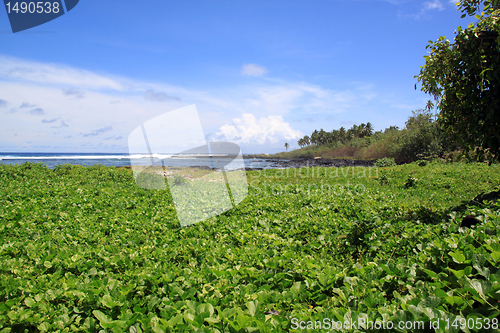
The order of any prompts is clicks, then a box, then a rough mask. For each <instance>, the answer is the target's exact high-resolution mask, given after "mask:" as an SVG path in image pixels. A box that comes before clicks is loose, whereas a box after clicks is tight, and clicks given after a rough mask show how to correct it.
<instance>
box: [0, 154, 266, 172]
mask: <svg viewBox="0 0 500 333" xmlns="http://www.w3.org/2000/svg"><path fill="white" fill-rule="evenodd" d="M153 159H154V162H155V163H159V162H160V160H163V164H164V165H165V166H171V167H188V166H193V165H211V164H212V165H214V164H215V165H224V164H227V158H226V159H224V158H223V157H222V156H220V157H217V156H214V157H213V158H212V159H210V158H203V157H202V158H200V157H197V158H196V160H195V161H194V160H193V158H172V155H169V154H163V155H162V154H153ZM131 160H132V161H131ZM25 162H31V163H43V164H45V165H47V167H48V168H50V169H53V168H54V167H55V166H57V165H61V164H75V165H84V166H93V165H95V164H102V165H106V166H115V167H120V166H130V165H132V162H133V163H134V164H135V165H137V164H139V165H148V164H149V163H151V156H149V155H148V154H133V155H129V154H116V153H0V164H22V163H25ZM244 163H245V168H263V169H270V168H274V167H275V166H274V165H275V163H274V162H271V161H268V160H265V159H244Z"/></svg>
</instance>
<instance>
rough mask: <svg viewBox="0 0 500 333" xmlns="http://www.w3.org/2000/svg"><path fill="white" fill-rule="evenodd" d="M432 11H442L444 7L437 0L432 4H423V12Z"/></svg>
mask: <svg viewBox="0 0 500 333" xmlns="http://www.w3.org/2000/svg"><path fill="white" fill-rule="evenodd" d="M432 9H437V10H443V9H444V7H443V4H442V3H441V2H440V1H439V0H434V1H432V2H424V11H427V10H432Z"/></svg>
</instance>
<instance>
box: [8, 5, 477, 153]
mask: <svg viewBox="0 0 500 333" xmlns="http://www.w3.org/2000/svg"><path fill="white" fill-rule="evenodd" d="M455 2H456V1H455V0H453V1H449V0H429V1H418V0H321V1H317V0H307V1H306V0H301V1H295V0H248V1H243V0H230V1H223V0H213V1H208V0H206V1H197V0H189V1H178V0H177V1H170V0H148V1H131V0H106V1H89V0H81V1H80V2H79V3H78V5H77V6H76V7H75V8H73V9H72V10H71V11H70V12H67V13H66V14H64V15H62V16H60V17H59V18H57V19H55V20H53V21H50V22H47V23H45V24H43V25H40V26H37V27H34V28H31V29H28V30H25V31H21V32H17V33H12V30H11V27H10V23H9V19H8V16H7V10H6V9H5V10H3V9H0V152H99V153H127V152H128V138H129V135H130V134H131V133H132V132H133V131H134V129H136V128H138V127H140V126H141V124H144V123H146V122H148V121H150V120H153V121H152V122H153V123H154V122H155V120H154V118H156V117H160V118H157V119H163V118H161V116H162V115H164V114H165V113H166V112H170V111H173V110H177V109H180V108H184V107H187V106H190V105H193V104H194V105H195V107H196V110H197V112H198V116H199V122H200V123H201V127H202V131H203V135H204V136H205V138H206V140H208V141H227V142H233V143H236V144H238V145H239V146H240V147H241V149H242V151H243V153H246V154H250V153H274V152H278V151H283V150H284V144H285V142H288V143H289V144H290V147H291V148H292V149H295V148H297V147H298V145H297V140H298V139H299V138H301V137H303V136H304V135H310V134H311V132H312V131H314V130H315V129H318V130H319V129H324V130H325V131H331V130H333V129H338V128H340V127H341V126H344V127H346V128H350V127H351V126H352V125H353V124H358V125H359V124H361V123H367V122H371V123H372V125H373V127H374V128H375V130H383V129H385V128H387V127H389V126H399V127H400V128H402V127H404V126H405V121H406V120H407V119H408V117H409V116H410V115H411V114H412V110H417V109H420V108H424V107H425V105H426V102H427V100H429V99H430V96H428V95H425V94H424V93H423V92H421V91H420V85H419V84H418V82H417V79H416V78H415V77H414V76H415V75H417V74H418V73H419V70H420V66H423V65H424V64H425V59H424V58H423V56H425V55H426V54H427V50H426V48H425V47H426V45H428V41H429V40H437V38H438V37H439V36H446V37H448V38H449V39H450V40H451V39H452V38H453V36H454V32H455V30H456V28H457V27H458V26H467V25H468V24H469V23H471V22H472V20H473V19H472V18H470V17H466V18H464V19H461V18H460V16H461V13H460V12H459V11H458V10H457V7H456V6H455ZM415 84H417V89H416V90H415ZM193 121H198V120H193ZM170 126H173V125H171V124H170ZM188 127H189V126H188ZM179 128H184V127H182V126H181V127H179ZM197 128H198V127H197ZM198 134H199V133H198ZM198 134H196V135H198ZM196 135H195V134H193V136H196ZM187 136H189V135H187ZM169 153H172V152H169Z"/></svg>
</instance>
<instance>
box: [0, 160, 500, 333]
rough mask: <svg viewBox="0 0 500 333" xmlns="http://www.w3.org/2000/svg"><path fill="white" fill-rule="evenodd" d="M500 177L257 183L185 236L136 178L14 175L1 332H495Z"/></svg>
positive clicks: (480, 170)
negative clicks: (318, 325)
mask: <svg viewBox="0 0 500 333" xmlns="http://www.w3.org/2000/svg"><path fill="white" fill-rule="evenodd" d="M499 171H500V166H499V165H498V164H493V165H491V166H488V165H486V164H484V163H474V164H465V163H455V164H442V163H434V162H431V163H428V164H426V163H420V165H418V164H416V163H414V164H407V165H399V166H392V167H386V168H379V169H376V168H350V167H349V168H303V169H287V170H267V171H266V172H265V173H264V172H258V171H252V172H248V178H249V179H248V180H249V195H248V196H247V198H246V199H245V200H244V201H243V202H242V203H241V204H240V205H239V206H238V207H237V208H236V209H233V210H230V211H228V212H226V213H224V214H222V215H220V216H217V217H214V218H211V219H209V220H207V221H205V222H202V223H198V224H196V225H194V226H191V227H189V228H180V227H179V226H178V222H177V221H176V216H175V210H174V206H173V203H172V200H171V197H170V195H169V192H168V191H161V190H145V189H142V188H139V187H138V186H136V185H135V184H134V181H133V177H132V174H131V172H130V170H127V169H119V168H118V169H117V168H112V167H103V166H94V167H88V168H85V167H79V166H73V167H71V166H63V167H58V168H55V169H54V170H50V169H48V168H45V167H44V166H43V165H41V164H23V165H20V166H10V165H2V166H0V221H1V223H0V239H1V248H0V270H1V273H0V332H25V331H28V332H37V331H47V332H55V331H58V332H68V331H81V332H99V331H102V332H111V331H112V332H174V331H175V332H180V331H185V332H195V331H203V332H251V331H257V332H280V331H282V332H284V331H297V332H298V331H300V325H302V326H303V327H306V326H309V325H314V323H313V322H310V323H308V321H322V322H324V320H325V318H329V319H330V320H332V321H342V322H344V320H350V319H352V320H353V321H354V322H358V323H359V322H361V321H362V320H364V319H366V320H369V321H373V322H375V321H377V320H378V321H382V320H384V321H385V322H388V321H393V322H394V323H397V322H398V321H406V320H410V321H411V320H418V321H422V322H424V323H425V324H426V325H431V324H433V325H436V323H437V320H440V322H439V323H440V329H438V330H435V331H436V332H445V331H449V332H458V331H460V326H461V325H462V324H463V323H464V322H465V319H468V320H469V321H467V322H465V323H466V324H465V325H466V326H467V327H468V328H471V327H472V326H474V327H475V328H477V327H478V323H479V322H481V323H482V324H483V325H486V323H487V322H488V320H489V322H488V323H489V325H490V329H488V330H484V329H483V331H488V332H492V331H498V329H494V327H496V326H491V325H493V324H494V321H492V320H493V319H494V318H498V317H499V316H500V310H499V305H500V303H499V300H500V293H499V290H500V284H499V283H500V271H499V269H498V266H499V261H500V240H499V235H500V225H499V222H500V202H498V201H496V199H497V198H498V196H499V195H498V193H499V187H498V185H499V184H500V172H499ZM483 192H484V194H482V195H480V194H481V193H483ZM471 214H474V215H475V216H476V218H477V219H479V220H480V221H481V223H480V224H478V225H476V226H473V227H471V228H460V221H461V219H462V218H463V217H464V216H466V215H471ZM271 310H275V311H277V312H273V313H271V312H269V311H271ZM301 321H303V322H301ZM447 322H448V323H449V326H450V329H449V330H445V329H444V327H445V325H446V323H447ZM472 322H474V325H472V324H471V323H472ZM297 325H299V329H297V330H296V329H294V328H297ZM395 325H396V324H395ZM476 325H477V326H476ZM467 327H466V328H465V329H464V330H462V331H465V332H469V331H478V330H477V329H472V330H469V329H468V328H467ZM323 328H325V327H323ZM310 331H311V332H313V331H318V330H310ZM345 331H349V332H363V331H366V329H364V328H363V327H357V329H349V330H345ZM375 331H379V332H381V331H387V332H394V331H398V330H397V329H386V330H384V329H378V330H375ZM401 331H408V332H418V331H424V330H423V329H407V330H401ZM427 331H428V330H427Z"/></svg>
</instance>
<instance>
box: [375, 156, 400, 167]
mask: <svg viewBox="0 0 500 333" xmlns="http://www.w3.org/2000/svg"><path fill="white" fill-rule="evenodd" d="M374 165H375V166H376V167H379V168H383V167H390V166H395V165H397V164H396V162H395V161H394V159H393V158H388V157H384V158H381V159H378V160H377V162H375V164H374Z"/></svg>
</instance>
